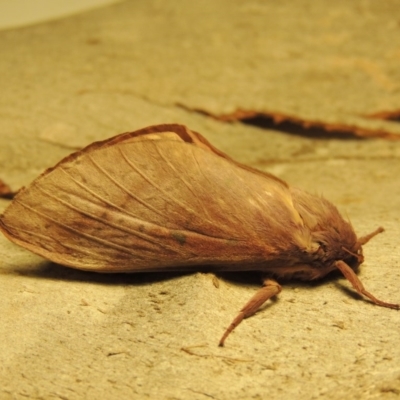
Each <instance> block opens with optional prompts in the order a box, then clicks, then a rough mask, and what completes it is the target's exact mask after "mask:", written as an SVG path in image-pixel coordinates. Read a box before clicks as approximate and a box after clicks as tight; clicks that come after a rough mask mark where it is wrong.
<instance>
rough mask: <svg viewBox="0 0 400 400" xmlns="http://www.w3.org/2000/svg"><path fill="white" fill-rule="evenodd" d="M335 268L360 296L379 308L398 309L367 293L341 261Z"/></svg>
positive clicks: (356, 277)
mask: <svg viewBox="0 0 400 400" xmlns="http://www.w3.org/2000/svg"><path fill="white" fill-rule="evenodd" d="M335 264H336V267H337V268H338V269H339V270H340V272H341V273H342V274H343V275H344V276H345V278H346V279H347V280H348V281H349V282H350V283H351V284H352V285H353V288H354V289H355V290H356V291H357V292H358V293H359V294H361V295H364V296H366V297H368V298H369V299H370V300H372V301H373V302H374V303H375V304H377V305H378V306H381V307H388V308H394V309H396V310H399V309H400V305H399V304H393V303H386V302H385V301H382V300H378V299H377V298H376V297H375V296H374V295H372V294H371V293H370V292H368V291H367V290H366V289H365V288H364V285H363V284H362V282H361V281H360V279H359V278H358V276H357V275H356V273H355V272H354V271H353V270H352V269H351V268H350V267H349V266H348V265H347V264H346V263H345V262H344V261H342V260H339V261H336V263H335Z"/></svg>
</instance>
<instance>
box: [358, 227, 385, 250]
mask: <svg viewBox="0 0 400 400" xmlns="http://www.w3.org/2000/svg"><path fill="white" fill-rule="evenodd" d="M383 231H384V229H383V228H382V227H381V226H380V227H379V228H377V229H375V230H374V231H373V232H371V233H370V234H369V235H365V236H362V237H360V238H358V240H357V243H358V244H359V245H360V246H363V245H364V244H365V243H367V242H369V241H370V240H371V239H372V238H373V237H374V236H376V235H377V234H378V233H382V232H383Z"/></svg>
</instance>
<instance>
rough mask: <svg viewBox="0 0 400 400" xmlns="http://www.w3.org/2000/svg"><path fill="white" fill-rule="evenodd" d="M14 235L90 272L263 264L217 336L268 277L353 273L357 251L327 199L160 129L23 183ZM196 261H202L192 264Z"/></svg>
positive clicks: (10, 223) (8, 226)
mask: <svg viewBox="0 0 400 400" xmlns="http://www.w3.org/2000/svg"><path fill="white" fill-rule="evenodd" d="M0 229H1V230H2V232H3V233H4V234H5V235H6V236H7V237H8V238H9V239H10V240H12V241H13V242H15V243H17V244H19V245H21V246H23V247H25V248H27V249H29V250H31V251H32V252H34V253H36V254H39V255H41V256H43V257H45V258H47V259H49V260H51V261H53V262H55V263H59V264H62V265H66V266H70V267H73V268H78V269H82V270H89V271H96V272H150V271H190V270H201V269H204V266H208V269H209V270H212V271H251V270H255V271H261V272H262V273H263V275H264V285H263V287H262V288H261V289H260V290H259V291H258V292H256V294H255V295H254V296H253V298H252V299H251V300H250V301H249V302H248V303H247V304H246V305H245V306H244V307H243V308H242V310H241V311H240V313H239V315H238V316H237V317H236V318H235V319H234V320H233V322H232V323H231V325H230V326H229V327H228V329H227V330H226V331H225V334H224V335H223V336H222V338H221V340H220V342H219V344H220V345H221V346H222V345H223V344H224V341H225V339H226V337H227V336H228V335H229V333H230V332H231V331H232V330H233V329H234V328H235V327H236V326H237V325H238V324H239V323H240V322H241V321H242V320H243V319H244V318H247V317H249V316H251V315H253V314H254V313H255V312H256V311H257V309H259V308H260V306H261V305H262V304H263V303H264V302H265V301H267V300H268V299H270V298H271V297H273V296H275V295H277V294H278V293H279V292H280V291H281V286H280V285H279V284H278V283H277V282H276V281H275V280H274V279H275V278H278V279H300V280H306V281H308V280H314V279H318V278H322V277H324V276H325V275H327V274H328V273H330V272H331V271H334V270H340V271H341V272H342V273H343V275H344V276H345V277H346V278H347V279H348V280H349V281H350V283H351V284H352V285H353V287H354V289H355V290H356V291H357V292H358V293H359V294H361V295H364V296H366V297H368V298H369V299H370V300H371V301H372V302H373V303H375V304H377V305H379V306H383V307H389V308H395V309H399V305H398V304H391V303H386V302H383V301H381V300H378V299H377V298H375V297H374V296H373V295H372V294H371V293H369V292H368V291H367V290H366V289H365V288H364V287H363V285H362V283H361V282H360V280H359V279H358V277H357V275H356V273H355V271H357V269H358V266H359V265H360V264H361V263H362V262H363V260H364V259H363V255H362V246H363V245H364V244H365V243H367V242H368V241H369V240H370V239H371V238H372V237H373V236H375V235H376V234H378V233H380V232H382V231H383V229H382V228H378V229H377V230H376V231H374V232H372V233H371V234H369V235H367V236H363V237H360V238H357V236H356V234H355V233H354V231H353V228H352V226H351V225H350V223H348V222H346V221H345V220H344V219H343V218H342V217H341V216H340V214H339V212H338V210H337V209H336V207H335V206H333V205H332V204H331V203H330V202H328V201H327V200H325V199H323V198H321V197H319V196H314V195H311V194H309V193H306V192H304V191H302V190H300V189H295V188H292V187H289V186H288V185H287V184H286V183H285V182H283V181H282V180H280V179H278V178H276V177H275V176H273V175H271V174H268V173H265V172H261V171H258V170H256V169H253V168H251V167H248V166H246V165H243V164H240V163H238V162H236V161H234V160H232V159H231V158H230V157H228V156H227V155H226V154H224V153H222V152H221V151H219V150H217V149H216V148H215V147H213V146H212V145H211V144H210V143H208V142H207V140H206V139H204V138H203V137H202V136H201V135H200V134H198V133H196V132H193V131H190V130H189V129H187V128H186V127H184V126H181V125H158V126H151V127H149V128H145V129H141V130H139V131H136V132H130V133H124V134H121V135H118V136H115V137H113V138H111V139H108V140H105V141H101V142H95V143H93V144H91V145H89V146H88V147H86V148H84V149H83V150H81V151H78V152H76V153H73V154H71V155H70V156H68V157H66V158H64V159H63V160H62V161H60V162H59V163H58V164H57V165H56V166H55V167H53V168H50V169H48V170H46V171H45V172H44V173H43V174H42V175H40V176H39V177H38V178H37V179H36V180H35V181H33V183H32V184H31V185H30V186H28V187H27V188H23V189H21V190H20V191H19V192H18V194H17V195H16V196H15V198H14V200H13V201H12V203H11V204H10V206H9V207H8V208H7V209H6V210H5V212H4V213H3V215H1V217H0ZM201 266H203V268H202V267H201Z"/></svg>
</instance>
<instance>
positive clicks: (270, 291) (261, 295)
mask: <svg viewBox="0 0 400 400" xmlns="http://www.w3.org/2000/svg"><path fill="white" fill-rule="evenodd" d="M281 290H282V287H281V286H280V285H279V284H278V282H276V281H274V280H272V279H264V281H263V287H262V288H261V289H260V290H258V292H256V294H255V295H254V296H253V297H252V298H251V299H250V301H249V302H248V303H247V304H246V305H245V306H244V307H243V308H242V309H241V310H240V313H239V314H238V316H237V317H236V318H235V319H234V320H233V321H232V323H231V324H230V325H229V327H228V329H227V330H226V331H225V333H224V334H223V336H222V338H221V340H220V341H219V346H223V345H224V342H225V339H226V338H227V337H228V335H229V334H230V333H231V332H232V331H233V330H234V329H235V328H236V327H237V326H238V325H239V324H240V323H241V322H242V320H243V319H245V318H248V317H251V316H252V315H253V314H255V313H256V311H257V310H258V309H259V308H260V307H261V306H262V305H263V304H264V303H265V302H266V301H267V300H269V299H270V298H271V297H274V296H276V295H277V294H279V293H280V291H281Z"/></svg>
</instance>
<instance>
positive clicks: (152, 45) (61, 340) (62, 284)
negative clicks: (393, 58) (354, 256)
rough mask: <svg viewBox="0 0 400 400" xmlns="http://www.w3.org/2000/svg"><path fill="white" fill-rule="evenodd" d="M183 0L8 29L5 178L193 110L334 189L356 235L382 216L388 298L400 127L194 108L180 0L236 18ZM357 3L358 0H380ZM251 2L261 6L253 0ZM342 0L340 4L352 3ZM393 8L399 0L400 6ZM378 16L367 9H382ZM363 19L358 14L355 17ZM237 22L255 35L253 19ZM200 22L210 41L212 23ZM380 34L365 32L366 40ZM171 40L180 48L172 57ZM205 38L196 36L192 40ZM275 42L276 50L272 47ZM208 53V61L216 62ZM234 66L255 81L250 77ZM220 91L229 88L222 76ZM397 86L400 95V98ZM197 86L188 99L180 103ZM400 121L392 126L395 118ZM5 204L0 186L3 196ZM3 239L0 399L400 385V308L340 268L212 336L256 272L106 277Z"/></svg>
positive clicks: (235, 139)
mask: <svg viewBox="0 0 400 400" xmlns="http://www.w3.org/2000/svg"><path fill="white" fill-rule="evenodd" d="M178 3H179V4H178ZM189 3H190V2H183V1H182V2H177V5H176V7H175V8H174V10H173V11H171V9H170V8H169V6H166V5H164V4H165V3H164V2H157V1H150V2H137V1H127V2H124V3H121V4H117V5H114V6H110V7H107V8H104V9H101V10H95V11H92V12H89V13H86V14H82V15H78V16H74V17H70V18H67V19H64V20H60V21H55V22H51V23H46V24H42V25H38V26H32V27H29V28H24V29H19V30H10V31H4V32H0V48H1V54H2V57H1V58H0V80H1V88H2V95H1V96H0V140H1V145H0V179H2V180H4V181H5V182H6V183H8V184H10V185H11V186H12V188H13V189H18V188H19V187H20V186H22V185H26V184H28V183H29V182H30V181H31V180H32V179H33V178H34V177H36V176H37V175H38V174H39V173H40V172H41V171H42V170H43V169H44V168H46V167H49V166H52V165H54V164H55V163H56V162H57V161H58V160H59V159H60V158H62V157H63V156H65V155H67V154H69V153H70V152H71V151H73V150H74V149H75V148H79V147H81V146H84V145H86V144H88V143H90V142H91V141H93V140H99V139H104V138H106V137H109V136H112V135H114V134H117V133H120V132H124V131H131V130H135V129H138V128H141V127H144V126H147V125H152V124H157V123H167V122H178V123H183V124H186V125H188V126H189V127H190V128H192V129H194V130H197V131H199V132H201V133H202V134H203V135H204V136H205V137H207V138H208V139H209V140H210V141H211V142H212V143H213V144H214V145H216V146H217V147H219V148H221V150H223V151H225V152H227V153H228V154H230V155H231V156H232V157H234V158H236V159H238V160H240V161H242V162H246V163H248V164H250V165H252V166H254V167H257V168H260V169H263V170H268V171H270V172H272V173H274V174H276V175H278V176H279V177H281V178H283V179H285V180H286V181H288V182H289V183H290V184H292V185H296V186H298V187H301V188H304V189H306V190H309V191H311V192H314V193H323V194H324V196H325V197H327V198H328V199H329V200H331V201H332V202H333V203H335V204H336V205H337V206H338V207H339V209H340V210H341V211H342V212H343V213H344V214H345V215H346V214H347V215H348V217H349V218H350V220H351V221H352V223H353V225H354V227H355V229H356V232H357V233H359V234H360V235H362V234H365V233H367V232H369V231H371V230H373V229H374V228H376V227H377V226H379V225H382V226H384V227H385V228H386V232H385V233H383V234H381V235H379V236H378V237H376V238H375V239H374V240H373V241H371V243H369V244H368V245H367V246H366V247H365V257H366V261H365V263H364V264H363V266H362V269H361V273H360V277H361V280H362V281H363V283H364V284H365V286H366V287H367V289H369V290H370V291H371V292H372V293H374V294H375V295H376V296H377V297H379V298H381V299H383V300H387V301H392V302H400V294H399V284H400V262H399V233H400V229H399V220H400V215H399V210H400V185H399V176H400V162H399V161H400V142H398V141H386V140H383V139H379V138H377V139H368V140H363V139H355V138H354V139H348V138H346V139H340V138H338V137H330V136H329V135H325V136H324V132H322V131H321V132H319V133H320V134H319V135H318V136H315V137H310V136H309V135H307V131H302V133H303V135H297V136H296V135H293V134H289V133H285V132H282V131H278V130H271V129H264V128H260V127H256V126H251V125H245V124H241V123H231V124H230V123H226V122H220V121H216V120H213V119H211V118H210V117H207V116H205V115H202V114H198V113H195V112H191V111H189V110H190V108H196V107H194V104H192V103H191V102H190V98H191V96H192V94H193V93H194V94H196V93H202V92H203V91H204V90H205V88H204V87H202V85H201V83H200V81H199V83H198V85H196V76H198V74H200V72H199V70H197V69H194V70H193V72H192V73H193V76H192V75H190V74H189V73H188V70H189V68H188V66H190V64H191V63H192V61H193V65H195V64H196V63H197V62H198V60H192V59H190V58H187V57H186V56H185V57H183V56H182V51H181V47H182V46H187V47H189V48H190V43H191V38H192V37H191V36H190V30H187V31H186V36H185V37H183V36H179V35H177V32H178V33H179V32H180V31H179V29H180V25H179V24H178V23H176V21H177V19H176V18H177V17H176V15H177V13H178V11H177V9H178V10H179V7H178V5H179V6H180V10H181V11H180V12H181V21H183V20H184V21H185V26H187V25H186V24H189V25H190V26H191V27H192V28H193V31H194V32H195V34H193V35H198V36H199V37H200V36H201V34H202V32H201V30H200V28H198V27H196V22H198V21H196V19H194V20H193V19H192V20H190V19H189V20H190V23H189V22H187V18H188V16H193V15H202V19H201V20H205V21H206V20H207V15H208V16H209V18H210V19H209V21H216V20H217V19H218V18H217V17H219V19H220V20H222V21H223V23H222V24H221V29H223V28H224V29H228V28H227V27H229V26H230V25H229V16H230V15H231V14H232V13H233V11H230V12H229V13H227V14H225V13H224V12H223V10H224V8H223V7H222V5H221V4H223V3H222V2H221V3H218V2H214V3H215V4H217V5H215V6H213V7H214V8H212V7H211V6H210V5H207V3H204V4H203V5H202V6H200V5H199V6H198V7H199V8H198V9H195V8H190V7H189V5H188V4H189ZM239 3H240V2H239ZM294 3H295V2H293V4H294ZM303 3H304V4H306V2H303ZM320 3H321V4H325V2H320ZM355 3H356V2H353V3H352V4H355ZM359 3H360V7H361V8H362V7H367V6H368V5H369V4H370V2H365V1H363V2H359ZM190 4H192V3H190ZM270 4H272V2H271V3H270ZM284 4H286V7H289V5H290V4H291V3H290V2H285V3H284ZM296 4H297V3H296ZM310 4H311V2H310ZM327 4H328V3H327ZM338 4H339V3H338ZM385 4H386V7H389V5H390V2H385ZM392 4H394V3H392ZM246 5H247V7H250V5H253V6H254V7H255V9H257V7H258V8H259V7H260V6H259V4H258V2H253V3H249V2H246ZM339 5H340V7H339V6H337V7H339V8H338V9H337V12H336V15H341V13H342V14H343V12H344V11H343V10H345V7H346V6H345V5H344V3H343V4H342V3H340V4H339ZM207 7H209V8H207ZM270 7H272V8H273V6H272V5H270ZM321 7H322V6H321ZM327 7H328V6H327ZM329 7H331V8H328V9H327V15H335V8H334V7H335V6H333V5H332V4H331V3H329ZM289 8H290V7H289ZM305 9H307V8H305ZM217 11H218V12H219V14H217V15H215V12H217ZM271 12H274V11H273V10H271ZM196 13H197V14H196ZM254 13H256V11H254ZM395 13H399V11H398V9H397V8H395V9H394V11H393V12H392V14H391V15H392V16H391V18H390V19H391V20H395V19H396V17H395ZM389 14H390V13H389ZM276 15H277V18H278V16H279V10H276ZM368 15H369V16H368ZM368 15H367V16H364V17H365V18H366V19H367V20H368V18H370V19H371V18H372V17H371V16H370V14H368ZM270 18H272V17H270ZM301 18H302V21H303V24H304V25H306V24H307V23H308V21H309V20H308V18H307V15H306V14H299V21H300V19H301ZM318 18H319V17H318ZM320 18H321V19H320V20H319V21H320V22H321V24H322V23H323V22H324V21H325V20H324V19H323V15H322V16H321V17H320ZM362 18H363V15H361V14H360V15H359V16H358V19H357V23H358V24H361V23H362V22H360V21H361V20H362ZM178 20H179V19H178ZM397 20H398V17H397ZM166 21H169V23H168V24H167V22H166ZM173 22H174V23H173ZM157 23H158V24H157ZM182 23H183V22H182ZM298 23H300V22H298ZM160 24H161V25H162V26H165V28H164V31H162V32H161V31H159V30H158V29H159V28H160V26H161V25H160ZM167 28H168V29H167ZM211 28H212V32H213V35H214V37H215V41H216V42H218V37H219V35H220V33H219V31H218V25H217V24H215V23H214V22H213V23H212V24H211V27H210V29H211ZM247 29H248V30H247ZM269 29H271V27H269ZM392 29H395V30H396V29H398V26H397V27H396V26H395V27H394V28H392ZM242 30H243V32H244V33H243V34H245V32H250V33H251V27H248V24H246V21H245V20H244V21H243V25H242ZM203 33H204V35H205V40H204V44H203V45H204V46H207V45H208V44H209V42H208V41H207V40H206V39H209V33H210V32H209V31H206V32H203ZM225 33H226V32H225ZM207 35H208V36H207ZM295 36H296V40H297V44H296V43H294V42H290V43H288V42H285V41H283V43H284V45H286V46H289V44H290V46H291V47H293V48H296V46H301V45H302V43H304V40H305V39H307V38H304V36H302V34H301V31H300V32H299V33H298V34H297V35H295ZM377 36H379V35H377ZM164 37H165V42H163V38H164ZM224 37H225V36H224ZM379 37H380V36H379ZM172 38H174V40H175V42H174V41H173V40H172ZM193 38H194V36H193ZM144 39H146V40H144ZM374 39H375V36H374V35H371V37H370V43H369V46H370V48H373V43H374V42H373V41H374ZM193 40H194V39H193ZM290 40H293V36H291V37H290ZM332 40H333V39H332ZM173 43H175V45H173ZM377 43H378V42H377ZM248 44H249V45H248V48H246V49H245V50H243V51H244V52H245V53H246V52H248V54H247V58H248V60H251V61H252V62H253V63H257V60H255V59H254V57H252V54H251V51H252V46H251V35H250V36H249V41H248ZM378 44H379V43H378ZM141 46H142V47H141ZM165 46H169V47H168V49H167V48H166V47H165ZM141 49H142V50H141ZM167 50H168V52H169V53H170V55H169V57H167V58H164V52H165V51H167ZM206 50H207V49H205V48H204V49H203V48H200V49H199V54H201V53H202V51H203V52H204V51H206ZM274 51H275V52H278V53H279V46H277V47H276V48H275V50H274ZM364 51H367V50H365V49H364ZM174 52H175V53H174ZM194 53H195V52H194ZM194 53H193V54H194ZM193 54H192V56H193ZM229 57H231V55H230V56H229ZM149 58H152V59H153V64H151V62H150V61H149ZM172 59H173V60H174V63H173V65H174V68H176V66H177V65H182V68H183V70H182V71H180V70H175V71H176V72H175V74H173V73H172V72H171V73H170V72H168V73H166V74H165V75H164V76H163V75H162V74H161V76H160V75H157V74H159V73H160V71H162V63H166V64H168V63H169V62H171V60H172ZM177 60H178V61H179V63H178V61H177ZM201 61H202V64H203V65H207V62H208V61H209V60H208V59H207V58H205V57H202V60H201ZM249 62H250V61H249ZM259 62H263V61H262V59H260V61H259ZM151 65H153V67H154V70H152V69H151V68H150V67H151ZM149 68H150V69H149ZM168 68H169V69H168V71H170V69H171V68H172V67H171V66H169V67H168ZM216 68H217V69H216V70H217V71H218V65H217V67H216ZM232 68H233V67H232ZM264 68H266V69H268V63H266V64H265V66H264ZM286 68H289V69H290V65H287V66H286ZM127 71H129V74H128V73H127ZM171 71H172V69H171ZM156 72H157V74H156ZM295 72H296V71H295V70H293V73H295ZM220 73H222V71H220ZM185 79H187V80H186V83H185V88H183V85H184V84H183V83H182V82H181V81H185ZM209 79H211V80H213V79H214V77H213V76H210V77H209ZM234 79H235V85H236V86H240V85H242V87H243V92H244V93H245V91H246V88H247V87H248V85H247V82H242V83H240V76H239V77H234ZM254 80H255V81H256V76H254ZM350 80H351V79H350ZM310 81H312V77H310ZM188 82H189V83H188ZM276 84H277V83H276V82H274V85H276ZM285 85H286V84H285V82H284V81H282V82H281V87H280V91H281V92H282V93H290V90H291V87H290V85H289V86H287V85H286V86H285ZM236 86H235V87H236ZM310 87H314V89H313V90H314V91H313V90H311V89H310V93H309V97H310V98H313V96H316V97H318V93H317V90H316V89H315V86H313V85H311V84H310ZM354 87H356V86H354ZM354 87H353V86H352V88H354ZM146 88H147V89H146ZM189 88H190V91H189ZM157 90H158V91H159V93H160V100H159V101H158V100H157V98H156V97H155V95H154V93H156V91H157ZM210 90H211V89H210ZM219 90H222V91H225V92H226V97H227V98H232V97H230V93H231V92H230V86H229V85H224V86H223V88H220V89H219ZM232 90H233V89H232ZM235 90H236V89H235ZM352 90H353V89H352ZM285 91H286V92H285ZM171 93H178V94H179V99H178V98H177V97H174V96H172V94H171ZM207 93H208V92H207ZM371 93H372V92H371ZM393 93H394V94H393ZM393 93H392V95H391V97H390V98H391V101H392V102H393V103H391V107H394V106H396V107H397V109H400V102H398V103H397V104H396V102H395V99H396V96H395V94H396V92H395V91H394V92H393ZM371 95H372V94H371ZM354 96H355V97H356V98H357V99H362V98H363V96H362V95H360V94H354ZM234 97H235V96H234ZM186 98H187V99H188V101H187V103H186V104H183V105H184V106H186V107H181V106H179V105H177V104H176V103H177V102H178V100H179V103H185V99H186ZM224 99H225V98H224V96H223V95H219V96H216V97H214V100H213V101H214V102H215V104H216V105H217V106H218V105H219V104H221V106H218V107H221V109H222V108H223V107H224ZM242 100H243V105H242V107H243V108H246V107H252V106H251V105H249V104H246V95H243V99H242ZM296 101H300V100H299V99H297V100H296ZM319 101H321V100H319ZM358 101H360V100H358ZM270 102H271V104H273V102H274V99H273V98H271V99H270ZM372 103H374V104H377V103H379V98H378V97H377V98H374V99H371V98H366V104H367V105H370V104H372ZM204 104H205V103H204ZM277 104H278V103H277ZM335 104H336V103H335ZM328 106H329V103H328V104H325V105H324V107H327V109H329V107H328ZM359 107H360V108H363V107H364V106H362V105H359ZM393 109H395V107H394V108H393ZM335 113H336V111H335ZM343 114H346V111H344V112H343ZM335 115H336V114H335ZM335 118H336V117H335ZM385 123H386V122H385ZM388 123H389V122H388ZM390 124H391V126H392V125H395V126H396V127H395V128H394V130H393V131H396V130H398V125H399V123H398V122H396V120H393V121H392V122H390ZM8 203H9V201H8V200H0V207H1V209H4V208H5V207H6V206H7V204H8ZM0 255H1V263H0V287H1V294H2V296H1V306H0V321H1V322H0V337H1V341H0V381H1V385H0V399H2V400H3V399H7V400H8V399H27V398H28V399H68V400H75V399H83V398H85V399H112V398H119V399H207V398H212V399H218V400H222V399H264V398H269V399H281V398H292V399H316V398H326V399H343V398H348V399H361V398H362V399H395V398H398V397H399V396H400V346H399V339H400V333H399V326H400V312H397V311H394V310H389V309H383V308H379V307H377V306H374V305H372V304H371V303H370V302H368V301H366V300H365V299H361V298H360V297H359V296H358V295H356V294H354V292H353V290H352V289H351V288H350V284H349V283H348V282H347V281H346V280H344V279H343V278H341V277H339V278H331V279H326V280H324V281H323V282H320V283H313V284H302V283H299V282H291V283H287V284H285V285H284V290H283V292H282V293H281V294H280V296H279V299H278V300H277V301H275V302H270V303H268V304H267V305H266V306H265V307H264V308H263V309H262V310H261V311H260V312H258V313H257V315H255V316H254V317H252V318H249V319H247V320H246V321H244V322H243V323H242V324H241V325H240V326H239V327H238V328H237V330H236V331H235V332H234V333H233V334H232V335H231V336H230V337H229V338H228V340H227V342H226V347H224V348H219V347H218V346H217V343H218V340H219V338H220V336H221V334H222V333H223V331H224V329H225V328H226V327H227V326H228V324H229V323H230V322H231V320H232V318H233V317H234V316H235V315H236V313H237V312H238V310H239V309H240V308H241V307H242V306H243V305H244V303H245V302H246V301H247V300H248V299H249V298H250V296H251V295H252V294H253V293H254V291H255V290H256V289H257V288H258V281H257V277H256V276H253V275H251V276H249V275H240V274H238V275H223V276H218V277H217V280H216V278H215V276H214V275H213V274H202V273H196V272H194V273H193V274H173V275H171V274H140V275H134V274H131V275H98V274H95V273H88V272H81V271H77V270H72V269H68V268H65V267H62V266H59V265H54V264H51V263H48V262H46V261H45V260H43V259H41V258H39V257H37V256H35V255H32V254H31V253H29V252H27V251H25V250H23V249H21V248H19V247H17V246H15V245H13V244H12V243H10V242H8V241H7V240H6V239H5V238H4V237H1V238H0ZM217 282H218V284H217Z"/></svg>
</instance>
